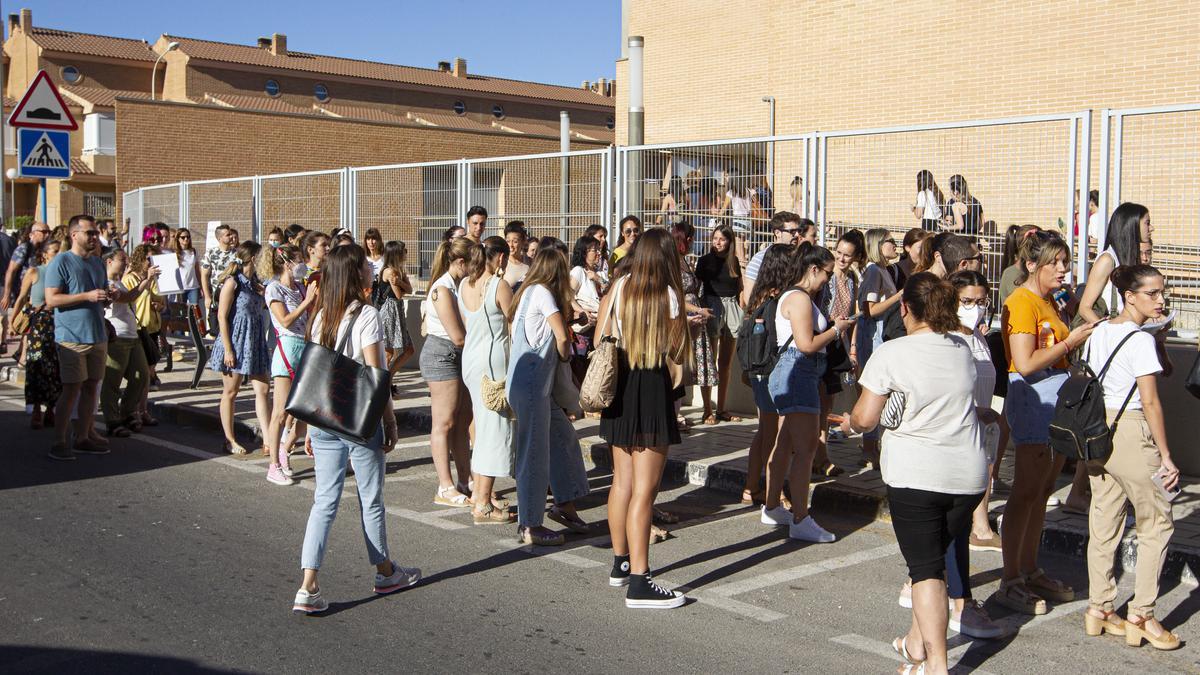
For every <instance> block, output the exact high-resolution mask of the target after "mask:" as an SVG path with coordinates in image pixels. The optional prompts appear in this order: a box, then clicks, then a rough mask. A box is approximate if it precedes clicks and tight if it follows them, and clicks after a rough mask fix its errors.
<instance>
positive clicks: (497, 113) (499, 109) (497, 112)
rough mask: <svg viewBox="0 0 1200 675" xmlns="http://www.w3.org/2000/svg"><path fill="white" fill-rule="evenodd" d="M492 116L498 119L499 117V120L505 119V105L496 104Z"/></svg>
mask: <svg viewBox="0 0 1200 675" xmlns="http://www.w3.org/2000/svg"><path fill="white" fill-rule="evenodd" d="M492 117H495V118H496V119H498V120H502V119H504V108H503V106H498V105H494V106H492Z"/></svg>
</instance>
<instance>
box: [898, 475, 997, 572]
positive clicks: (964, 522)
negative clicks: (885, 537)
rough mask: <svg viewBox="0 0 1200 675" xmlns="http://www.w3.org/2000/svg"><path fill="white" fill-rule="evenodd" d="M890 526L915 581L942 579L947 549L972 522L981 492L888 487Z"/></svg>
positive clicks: (981, 497)
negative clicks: (961, 492) (961, 493)
mask: <svg viewBox="0 0 1200 675" xmlns="http://www.w3.org/2000/svg"><path fill="white" fill-rule="evenodd" d="M887 494H888V504H889V508H890V509H891V513H892V528H893V529H894V530H895V531H896V540H897V541H898V542H899V544H900V553H901V554H903V555H904V562H905V563H907V564H908V576H909V578H911V579H912V582H913V583H914V584H916V583H920V582H922V581H926V580H928V579H942V580H944V579H945V569H946V549H947V547H949V546H950V542H951V541H952V540H953V539H954V538H955V537H956V536H958V535H960V534H962V533H963V531H964V530H965V529H966V527H967V526H968V525H969V524H970V522H971V512H972V511H974V510H975V507H976V506H978V505H979V501H980V500H981V499H983V493H982V492H981V493H979V494H974V495H952V494H946V493H942V492H930V491H928V490H913V489H910V488H895V487H890V486H889V487H888V489H887Z"/></svg>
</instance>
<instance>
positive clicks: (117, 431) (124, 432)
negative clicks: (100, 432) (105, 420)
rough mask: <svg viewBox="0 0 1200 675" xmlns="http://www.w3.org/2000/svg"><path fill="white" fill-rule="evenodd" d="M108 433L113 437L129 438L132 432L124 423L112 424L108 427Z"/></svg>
mask: <svg viewBox="0 0 1200 675" xmlns="http://www.w3.org/2000/svg"><path fill="white" fill-rule="evenodd" d="M108 435H109V436H112V437H114V438H129V437H130V436H132V435H133V432H132V431H130V430H129V427H127V426H125V425H124V424H114V425H113V426H111V427H109V428H108Z"/></svg>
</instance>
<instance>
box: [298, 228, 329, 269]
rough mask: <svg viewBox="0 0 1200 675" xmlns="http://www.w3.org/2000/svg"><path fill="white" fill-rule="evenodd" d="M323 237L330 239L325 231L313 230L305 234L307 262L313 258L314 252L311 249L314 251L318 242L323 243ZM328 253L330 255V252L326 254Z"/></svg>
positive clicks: (305, 257)
mask: <svg viewBox="0 0 1200 675" xmlns="http://www.w3.org/2000/svg"><path fill="white" fill-rule="evenodd" d="M322 239H324V240H325V241H329V235H327V234H325V233H324V232H319V231H317V230H312V231H311V232H309V233H308V234H307V235H305V236H304V261H305V262H308V261H310V260H311V259H312V253H311V252H310V251H312V249H313V248H315V247H316V245H317V244H319V243H321V240H322ZM326 255H328V254H326Z"/></svg>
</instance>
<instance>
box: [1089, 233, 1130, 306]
mask: <svg viewBox="0 0 1200 675" xmlns="http://www.w3.org/2000/svg"><path fill="white" fill-rule="evenodd" d="M1104 256H1109V257H1110V258H1112V261H1113V269H1116V268H1118V267H1120V266H1121V261H1120V260H1119V259H1118V258H1117V251H1116V249H1114V248H1113V247H1111V246H1109V247H1108V248H1106V249H1104V251H1103V252H1102V253H1101V254H1100V255H1098V256H1096V260H1100V258H1103V257H1104ZM1092 264H1093V265H1095V264H1096V263H1095V262H1093V263H1092ZM1114 295H1115V296H1116V298H1117V306H1116V307H1113V306H1112V304H1113V296H1114ZM1100 299H1101V300H1103V301H1104V306H1105V307H1108V312H1109V314H1112V313H1114V312H1116V313H1117V314H1120V313H1121V312H1122V311H1124V310H1125V298H1122V297H1121V294H1120V293H1117V292H1116V289H1115V288H1113V284H1112V278H1111V277H1110V278H1109V280H1108V281H1105V282H1104V290H1103V291H1101V292H1100Z"/></svg>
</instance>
